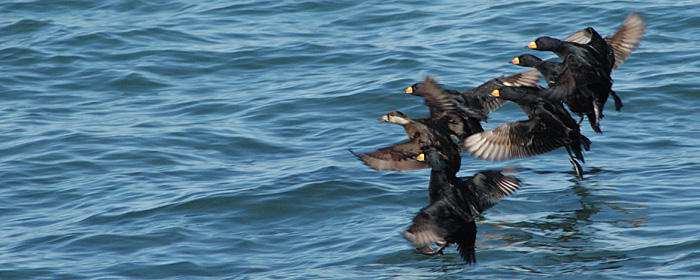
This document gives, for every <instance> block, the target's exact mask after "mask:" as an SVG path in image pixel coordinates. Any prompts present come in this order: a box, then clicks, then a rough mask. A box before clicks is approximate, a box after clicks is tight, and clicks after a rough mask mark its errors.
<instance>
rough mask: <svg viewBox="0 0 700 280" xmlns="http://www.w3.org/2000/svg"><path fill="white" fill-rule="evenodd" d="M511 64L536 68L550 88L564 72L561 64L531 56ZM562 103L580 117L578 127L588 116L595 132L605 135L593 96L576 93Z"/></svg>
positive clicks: (518, 58) (527, 55)
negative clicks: (595, 110)
mask: <svg viewBox="0 0 700 280" xmlns="http://www.w3.org/2000/svg"><path fill="white" fill-rule="evenodd" d="M510 63H511V64H515V65H519V66H524V67H531V68H535V69H536V70H537V71H538V72H539V73H540V74H542V78H543V79H544V81H545V83H547V86H549V87H552V86H554V85H555V83H556V81H557V79H559V76H560V75H561V74H562V72H563V69H562V63H561V62H557V61H545V60H542V59H540V58H539V57H537V56H534V55H531V54H523V55H520V56H518V57H516V58H514V59H513V60H511V61H510ZM562 101H563V102H564V103H565V104H566V105H567V107H569V110H571V112H572V113H574V114H576V115H578V116H579V120H578V121H577V122H576V123H577V124H578V125H581V122H582V121H583V116H584V115H586V116H587V117H588V120H589V123H590V125H591V128H592V129H593V131H595V132H596V133H600V134H602V133H603V131H602V130H601V129H600V124H599V122H598V118H597V116H596V115H595V113H594V110H593V102H594V99H593V96H592V95H588V94H583V93H581V92H578V91H576V92H575V93H573V94H571V95H569V96H568V97H567V98H565V99H564V100H562Z"/></svg>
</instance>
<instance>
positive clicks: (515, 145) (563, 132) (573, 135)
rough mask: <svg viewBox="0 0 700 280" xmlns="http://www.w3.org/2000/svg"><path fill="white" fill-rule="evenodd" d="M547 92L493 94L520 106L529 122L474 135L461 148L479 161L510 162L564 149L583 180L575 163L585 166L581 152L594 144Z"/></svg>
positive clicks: (523, 89)
mask: <svg viewBox="0 0 700 280" xmlns="http://www.w3.org/2000/svg"><path fill="white" fill-rule="evenodd" d="M545 90H546V89H540V88H534V87H531V88H526V87H502V88H500V89H497V90H494V91H492V92H491V94H492V95H493V96H496V97H498V98H502V99H506V100H509V101H512V102H514V103H516V104H518V106H519V107H520V109H521V110H522V111H523V112H524V113H525V115H527V117H528V119H527V120H522V121H517V122H513V123H506V124H503V125H500V126H498V127H496V128H495V129H494V130H488V131H484V132H480V133H475V134H473V135H472V136H469V137H467V139H466V140H465V141H464V142H463V143H462V144H461V145H462V148H463V149H464V150H465V151H467V152H469V153H471V156H473V157H477V158H480V159H485V160H507V159H513V158H524V157H531V156H535V155H540V154H544V153H548V152H551V151H553V150H556V149H558V148H560V147H565V148H566V151H567V152H568V154H569V161H570V162H571V164H572V165H573V167H574V170H575V172H576V176H577V178H578V179H580V180H583V168H582V167H581V165H580V164H579V163H578V162H577V161H576V159H578V160H580V161H581V162H583V163H585V159H584V157H583V153H582V150H586V151H588V150H590V145H591V141H590V140H589V139H588V138H587V137H586V136H584V135H582V134H581V131H580V128H579V126H578V124H577V123H576V121H575V120H574V119H573V118H572V117H571V115H570V114H569V112H568V111H567V110H566V108H564V106H563V104H562V103H561V102H553V101H550V100H548V99H547V98H545V97H544V96H543V93H542V92H543V91H545ZM574 158H576V159H574Z"/></svg>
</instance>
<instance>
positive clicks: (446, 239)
mask: <svg viewBox="0 0 700 280" xmlns="http://www.w3.org/2000/svg"><path fill="white" fill-rule="evenodd" d="M418 158H419V159H421V160H424V161H425V162H426V163H428V164H429V165H430V166H431V172H430V185H429V187H428V191H429V194H430V195H429V197H430V204H429V205H428V206H426V207H424V208H422V209H421V210H420V211H419V212H418V214H416V216H415V217H414V218H413V223H412V224H411V225H410V226H409V227H408V229H406V230H405V231H404V232H403V236H404V237H405V238H406V239H407V240H409V241H410V242H411V243H412V244H413V246H415V247H416V251H417V252H419V253H422V254H426V255H436V254H441V253H442V252H443V250H444V249H445V248H446V247H448V246H450V245H452V244H457V250H458V251H459V254H460V257H461V258H462V259H463V260H464V261H465V262H466V263H467V264H472V263H475V262H476V252H475V246H474V245H475V243H476V233H477V227H476V222H475V219H476V218H479V217H481V213H482V212H484V211H485V210H487V209H489V208H491V207H492V206H494V205H495V204H496V203H498V202H499V201H500V200H501V199H502V198H503V197H506V196H508V195H510V194H512V193H513V192H515V191H516V190H517V189H518V188H519V187H520V180H518V179H517V178H514V177H511V176H508V175H506V174H505V172H504V171H499V170H486V171H480V172H478V173H476V174H475V175H474V176H472V177H463V178H459V177H457V176H456V173H455V172H454V168H450V167H449V164H448V163H447V162H446V161H445V156H444V155H442V154H441V153H440V152H438V151H436V150H429V151H428V152H427V153H425V154H420V155H419V157H418ZM432 244H439V245H440V246H439V248H438V249H434V248H432V246H431V245H432Z"/></svg>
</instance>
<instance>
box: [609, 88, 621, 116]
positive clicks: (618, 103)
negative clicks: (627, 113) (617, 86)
mask: <svg viewBox="0 0 700 280" xmlns="http://www.w3.org/2000/svg"><path fill="white" fill-rule="evenodd" d="M610 94H611V95H612V97H613V99H614V100H615V110H617V111H618V112H619V111H620V109H621V108H622V106H625V105H622V99H620V97H619V96H617V93H615V92H614V91H612V90H611V91H610Z"/></svg>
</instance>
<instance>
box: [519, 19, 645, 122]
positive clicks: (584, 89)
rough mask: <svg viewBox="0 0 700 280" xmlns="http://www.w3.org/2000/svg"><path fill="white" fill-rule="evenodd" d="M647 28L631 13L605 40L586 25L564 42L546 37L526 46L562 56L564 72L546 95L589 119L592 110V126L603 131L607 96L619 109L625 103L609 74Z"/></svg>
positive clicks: (634, 47) (631, 50) (638, 40)
mask: <svg viewBox="0 0 700 280" xmlns="http://www.w3.org/2000/svg"><path fill="white" fill-rule="evenodd" d="M644 29H645V24H644V20H643V19H642V18H641V16H640V15H639V14H637V13H631V14H629V15H628V16H627V17H626V18H625V20H624V21H623V23H622V25H621V26H620V27H619V28H618V30H617V32H615V34H614V35H613V36H608V37H606V38H605V39H604V38H603V37H601V36H600V34H599V33H598V32H597V31H596V30H595V29H593V28H592V27H587V28H584V29H582V30H580V31H577V32H575V33H574V34H572V35H570V36H569V37H567V38H566V39H565V40H564V41H561V40H559V39H555V38H552V37H547V36H545V37H540V38H537V39H536V40H535V41H533V42H531V43H530V44H529V45H528V46H527V47H528V48H530V49H534V50H539V51H552V52H554V53H555V54H556V55H557V56H559V58H561V59H562V64H563V66H562V72H561V74H560V75H559V76H558V77H557V79H556V81H555V82H554V83H553V85H552V86H550V91H549V93H547V95H549V96H550V98H553V99H555V100H562V101H564V102H566V103H567V106H570V107H574V108H573V109H571V110H572V111H575V112H580V113H583V114H587V115H588V116H589V120H590V116H591V115H589V113H593V117H594V120H593V121H591V123H592V126H593V127H594V130H596V132H598V133H602V132H601V131H599V120H600V119H602V118H603V117H604V115H603V108H604V105H605V103H606V102H607V99H608V96H612V97H613V99H614V102H615V110H617V111H620V109H621V108H622V107H623V106H624V105H623V103H622V99H620V97H619V96H618V95H617V94H616V93H615V92H614V91H613V90H612V83H613V81H612V78H611V77H610V74H611V73H612V71H614V70H615V69H617V68H618V67H620V65H622V64H623V63H624V61H625V60H626V59H627V58H628V57H629V56H630V55H631V53H632V52H633V51H634V50H635V49H636V48H637V46H638V45H639V42H640V41H641V38H642V36H643V34H644ZM568 99H571V100H568ZM590 100H592V101H590ZM589 101H590V102H589ZM572 105H573V106H572Z"/></svg>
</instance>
